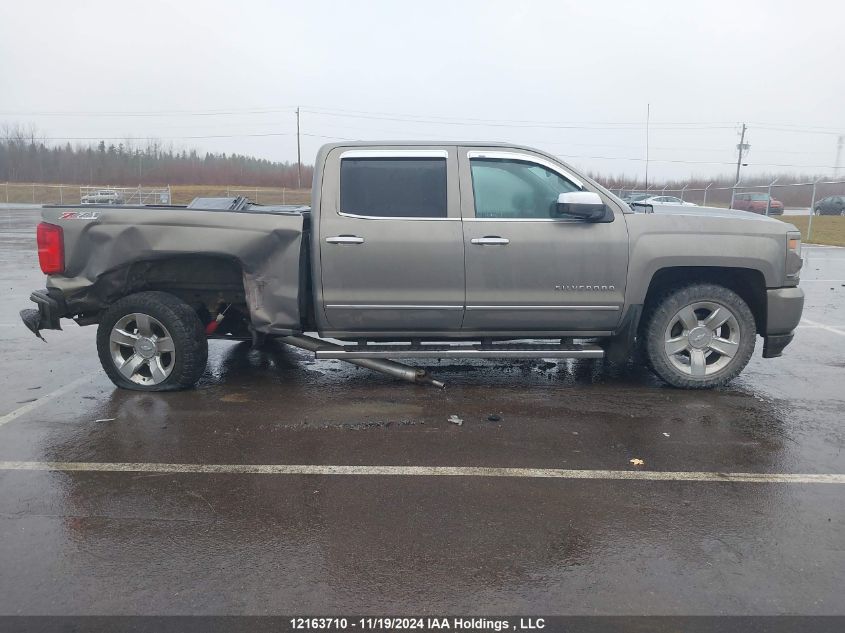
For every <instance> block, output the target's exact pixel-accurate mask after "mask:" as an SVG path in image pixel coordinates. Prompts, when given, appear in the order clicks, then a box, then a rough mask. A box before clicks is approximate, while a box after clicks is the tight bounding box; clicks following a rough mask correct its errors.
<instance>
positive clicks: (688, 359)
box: [644, 284, 757, 389]
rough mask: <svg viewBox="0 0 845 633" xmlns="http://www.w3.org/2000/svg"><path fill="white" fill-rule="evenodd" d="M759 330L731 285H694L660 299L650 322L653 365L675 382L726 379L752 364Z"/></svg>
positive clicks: (695, 385) (693, 384)
mask: <svg viewBox="0 0 845 633" xmlns="http://www.w3.org/2000/svg"><path fill="white" fill-rule="evenodd" d="M756 334H757V331H756V326H755V322H754V315H753V314H752V313H751V310H750V308H749V307H748V304H746V303H745V301H743V300H742V298H741V297H740V296H739V295H737V294H736V293H735V292H733V291H732V290H729V289H727V288H724V287H722V286H717V285H715V284H693V285H690V286H686V287H684V288H680V289H677V290H674V291H672V292H669V293H668V294H666V295H664V296H663V297H662V298H660V299H659V300H658V302H657V304H656V305H655V307H654V310H652V311H651V312H650V315H649V316H648V320H647V323H646V327H645V331H644V336H645V351H646V355H647V356H648V361H649V366H650V367H651V368H652V369H653V370H654V372H655V373H656V374H657V375H658V376H660V378H662V379H663V380H665V381H666V382H667V383H669V384H670V385H672V386H674V387H683V388H686V389H706V388H710V387H717V386H720V385H723V384H725V383H726V382H728V381H729V380H731V379H733V378H735V377H736V376H737V375H738V374H739V373H740V372H741V371H742V370H743V369H744V368H745V366H746V365H747V364H748V361H749V360H750V358H751V355H752V354H753V352H754V343H755V337H756Z"/></svg>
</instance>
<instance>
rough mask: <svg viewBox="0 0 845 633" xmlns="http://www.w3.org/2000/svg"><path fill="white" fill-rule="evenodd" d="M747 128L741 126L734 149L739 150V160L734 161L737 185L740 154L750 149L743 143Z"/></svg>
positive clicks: (740, 162)
mask: <svg viewBox="0 0 845 633" xmlns="http://www.w3.org/2000/svg"><path fill="white" fill-rule="evenodd" d="M747 129H748V128H747V127H746V125H745V123H743V124H742V133H741V134H740V137H739V145H737V146H736V148H737V149H738V150H739V158H737V159H736V181H735V182H737V183H739V168H740V167H742V152H743V150H748V149H751V146H750V145H749V144H748V143H746V142H745V131H746V130H747Z"/></svg>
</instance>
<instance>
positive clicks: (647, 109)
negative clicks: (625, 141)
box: [645, 103, 651, 191]
mask: <svg viewBox="0 0 845 633" xmlns="http://www.w3.org/2000/svg"><path fill="white" fill-rule="evenodd" d="M650 120H651V104H650V103H647V104H646V107H645V188H646V191H648V125H649V122H650Z"/></svg>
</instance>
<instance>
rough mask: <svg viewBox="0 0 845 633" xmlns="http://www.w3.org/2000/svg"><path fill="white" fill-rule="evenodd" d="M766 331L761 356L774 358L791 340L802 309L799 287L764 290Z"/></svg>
mask: <svg viewBox="0 0 845 633" xmlns="http://www.w3.org/2000/svg"><path fill="white" fill-rule="evenodd" d="M766 295H767V296H766V333H765V334H764V335H763V358H776V357H778V356H780V355H781V353H782V352H783V349H784V348H785V347H786V346H787V345H789V344H790V343H791V342H792V338H793V336H794V335H795V333H794V330H795V328H796V327H798V323H799V322H800V321H801V313H802V311H803V310H804V291H803V290H801V288H798V287H794V288H770V289H769V290H767V291H766Z"/></svg>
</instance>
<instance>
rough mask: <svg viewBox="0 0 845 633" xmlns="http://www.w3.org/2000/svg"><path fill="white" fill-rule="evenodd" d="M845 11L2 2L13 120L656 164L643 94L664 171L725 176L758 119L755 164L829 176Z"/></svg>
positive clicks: (0, 66)
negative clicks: (476, 148) (391, 142)
mask: <svg viewBox="0 0 845 633" xmlns="http://www.w3.org/2000/svg"><path fill="white" fill-rule="evenodd" d="M843 18H845V4H843V3H841V2H834V1H833V0H829V1H827V2H813V1H806V0H805V1H803V2H794V1H788V2H787V1H780V0H768V1H759V2H758V1H756V0H733V1H732V2H721V1H717V0H711V1H708V2H694V1H678V0H671V1H667V2H649V1H647V0H642V1H640V2H626V1H621V0H620V1H615V2H600V1H596V0H581V1H579V2H564V1H560V0H558V1H551V2H541V1H533V2H531V1H526V2H519V1H517V0H507V1H498V0H486V1H465V0H451V1H446V2H441V1H432V0H426V1H424V2H413V3H412V2H403V1H399V0H396V1H395V2H373V1H369V0H357V1H355V2H339V1H338V2H328V1H319V0H311V1H307V0H306V1H302V0H298V1H297V2H282V1H276V2H272V1H266V2H265V1H257V0H256V1H253V0H240V1H238V2H221V1H215V0H212V1H209V0H202V1H196V2H194V1H188V0H179V1H175V0H171V1H170V2H158V1H149V0H147V1H145V2H117V1H114V0H112V1H105V0H104V1H90V2H89V1H84V0H76V1H74V2H67V1H54V2H39V1H37V0H26V1H25V0H4V1H3V3H2V5H0V122H3V121H5V122H21V123H33V124H35V125H36V126H37V127H38V129H39V130H40V131H41V132H42V133H43V134H44V135H45V136H47V137H50V138H55V139H60V138H61V139H63V138H68V137H70V138H88V137H92V138H101V137H118V138H123V137H127V136H132V137H135V138H139V137H147V136H151V137H156V138H160V139H162V141H164V142H165V143H171V142H172V143H173V144H174V145H175V146H176V147H179V148H182V147H196V148H198V149H200V150H211V151H218V152H220V151H225V152H238V153H243V154H253V155H257V156H261V157H265V158H269V159H273V160H288V161H295V160H296V136H295V131H296V127H295V117H294V114H293V109H294V108H295V107H296V106H301V107H302V110H303V112H302V132H303V137H302V152H303V161H304V162H311V161H312V160H313V156H314V154H315V152H316V149H317V147H318V146H319V145H320V144H321V143H323V142H327V141H330V140H334V139H335V138H340V139H362V140H373V139H413V138H419V139H426V140H428V139H443V140H498V141H509V142H514V143H523V144H529V145H532V146H535V147H539V148H541V149H544V150H547V151H549V152H551V153H553V154H557V155H561V156H562V157H564V158H565V160H567V161H569V162H571V163H572V164H574V165H576V166H578V167H580V168H583V169H588V170H592V171H594V172H599V173H602V174H605V175H609V174H623V173H624V174H628V175H631V176H633V175H639V176H640V177H642V176H643V173H644V170H645V161H644V159H645V156H646V149H645V145H646V132H645V120H646V106H647V104H648V103H650V104H651V127H650V134H649V139H650V148H651V149H650V159H651V162H650V164H649V172H650V180H653V179H657V180H659V179H663V178H670V177H686V176H688V175H716V174H730V173H732V172H733V168H732V167H731V166H730V163H732V162H735V161H736V150H735V146H736V143H737V142H738V140H739V139H738V123H740V122H743V121H745V122H747V123H748V125H749V132H748V142H750V143H751V145H752V151H751V156H750V162H751V166H750V167H749V168H748V174H749V175H750V174H753V173H760V172H781V171H793V172H794V171H799V172H804V173H831V172H832V171H833V170H832V166H833V165H834V161H835V158H836V142H837V135H838V134H839V133H845V28H843V24H845V20H843ZM132 115H135V116H132ZM214 136H216V137H217V138H208V137H214ZM185 137H204V138H185ZM671 161H674V162H671ZM843 161H845V157H843ZM779 165H796V166H800V167H794V168H793V167H780V166H779Z"/></svg>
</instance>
